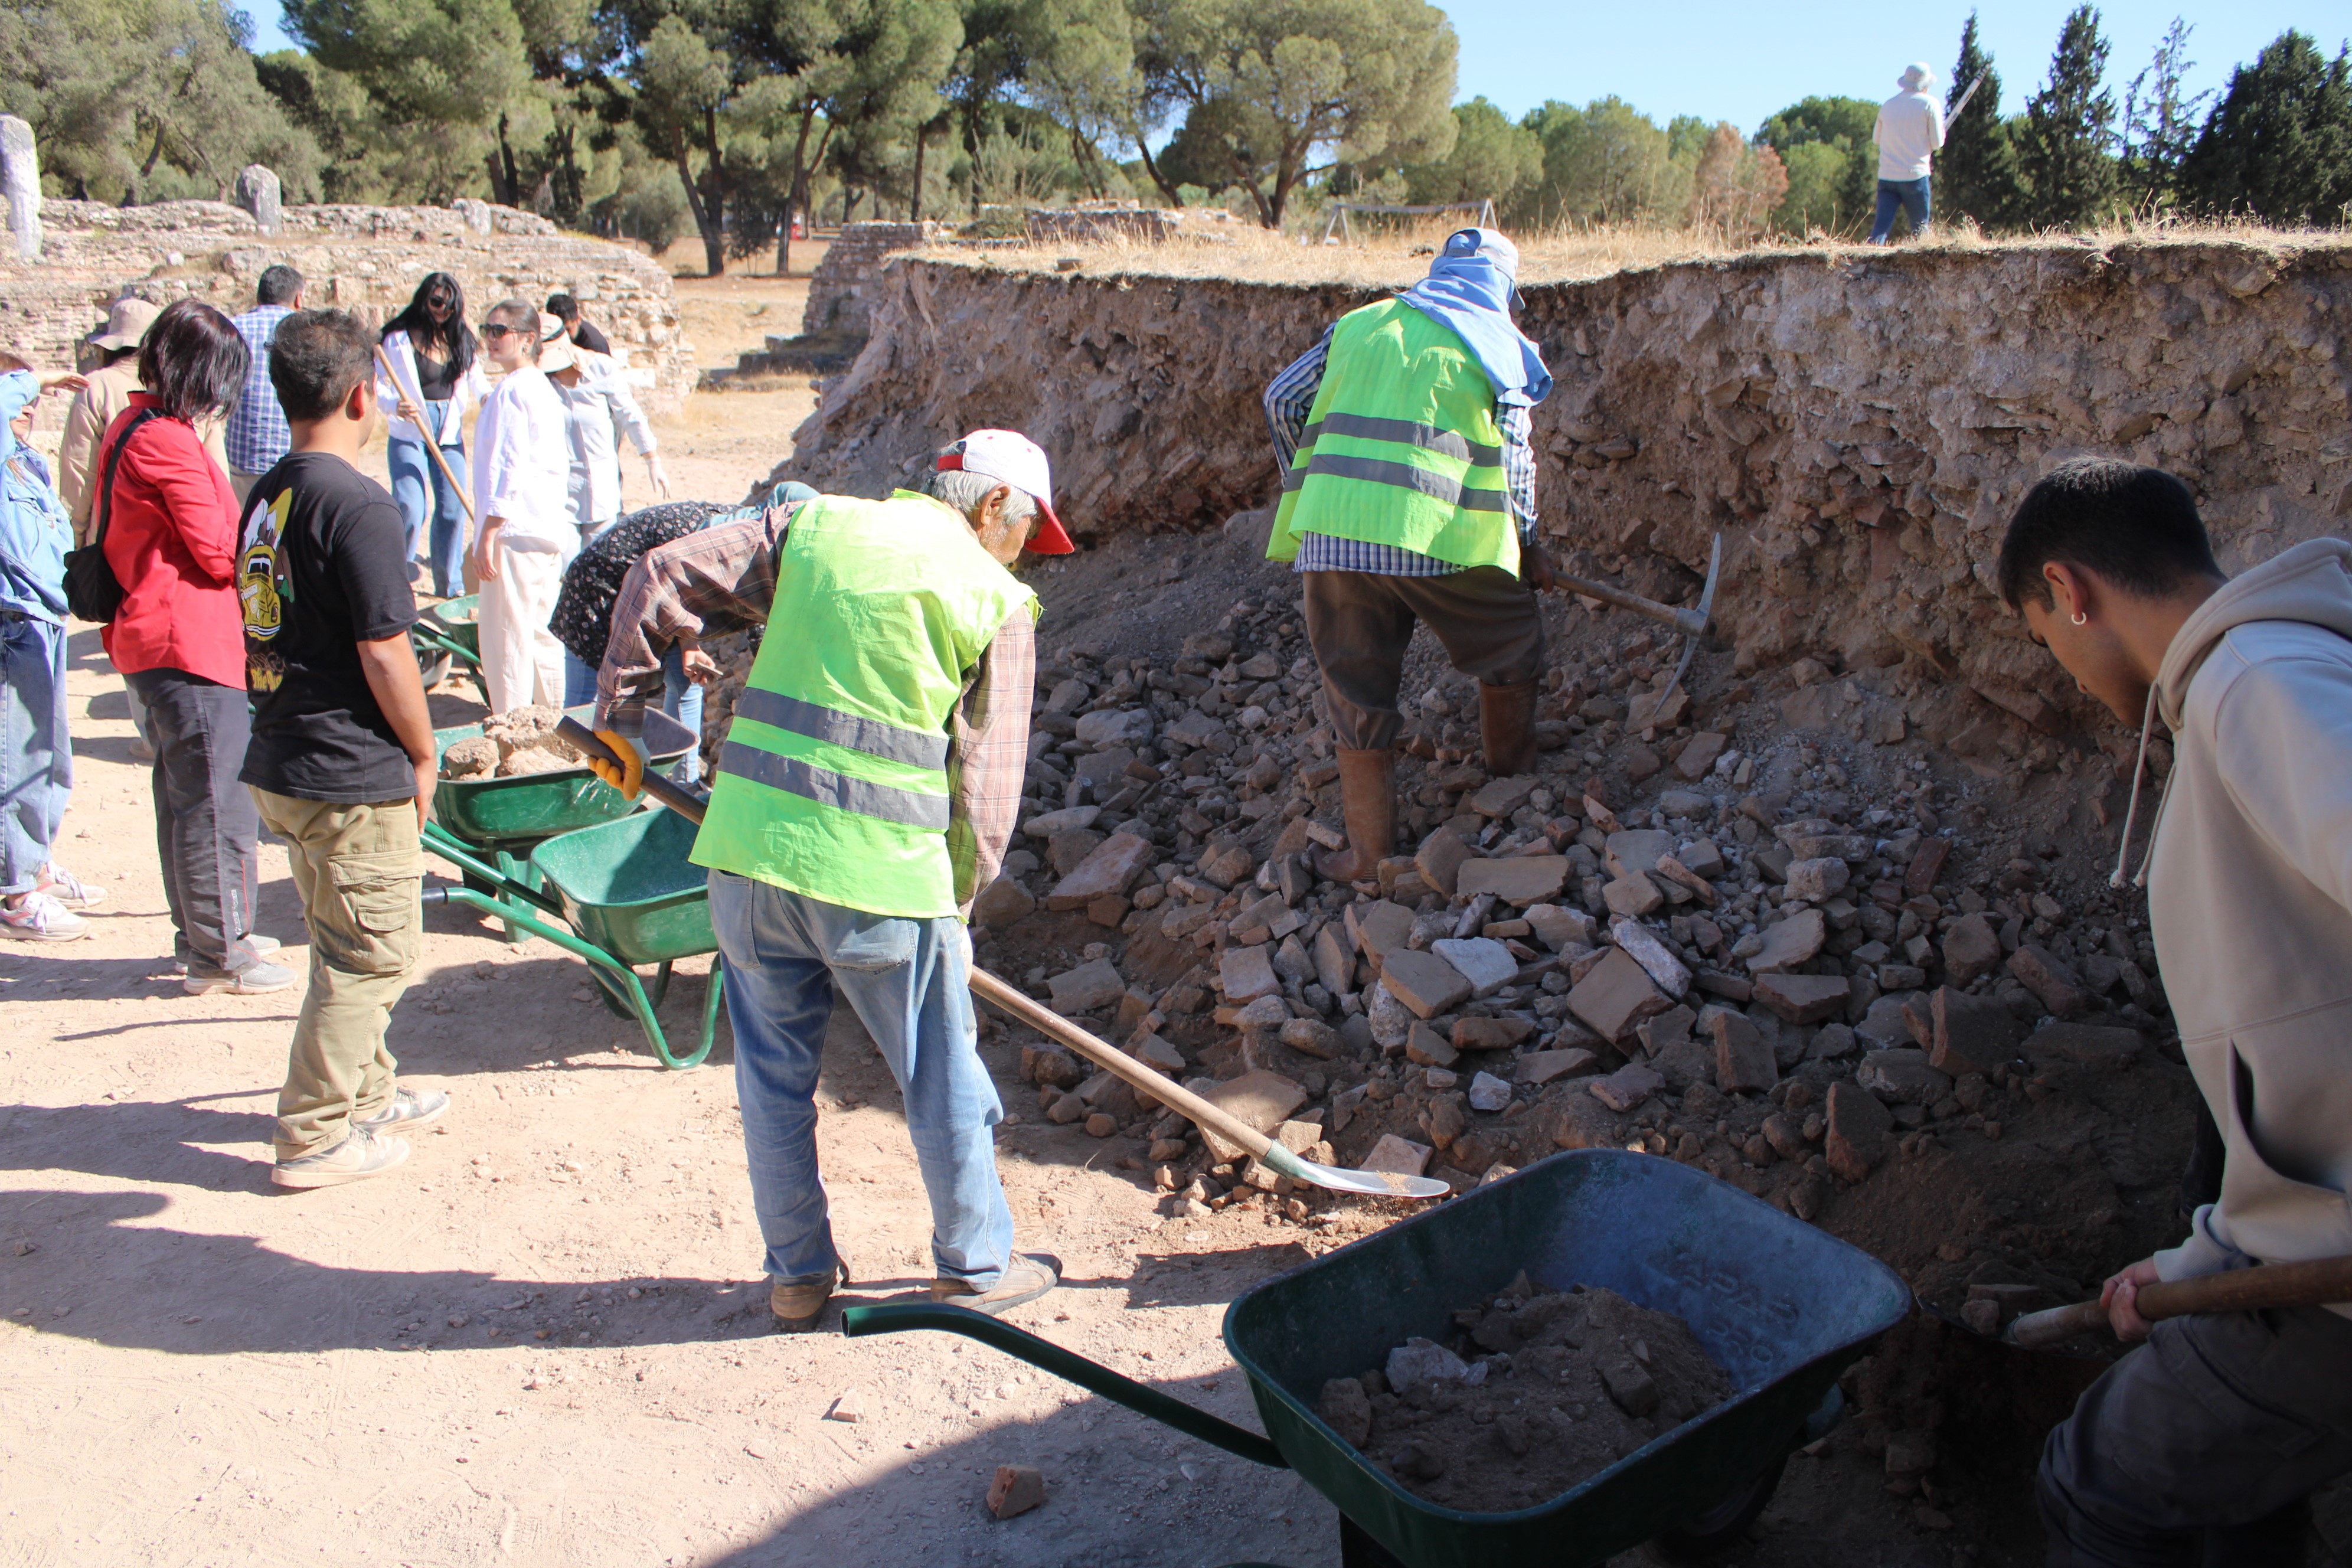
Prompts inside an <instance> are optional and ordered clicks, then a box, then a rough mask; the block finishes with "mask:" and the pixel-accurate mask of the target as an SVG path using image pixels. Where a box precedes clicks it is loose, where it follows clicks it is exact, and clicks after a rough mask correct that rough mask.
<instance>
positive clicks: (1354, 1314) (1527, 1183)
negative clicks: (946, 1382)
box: [842, 1150, 1911, 1568]
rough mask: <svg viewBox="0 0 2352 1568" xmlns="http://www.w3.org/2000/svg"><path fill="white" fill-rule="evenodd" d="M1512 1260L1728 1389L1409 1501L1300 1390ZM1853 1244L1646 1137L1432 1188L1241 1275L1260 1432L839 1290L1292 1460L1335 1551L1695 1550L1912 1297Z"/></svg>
mask: <svg viewBox="0 0 2352 1568" xmlns="http://www.w3.org/2000/svg"><path fill="white" fill-rule="evenodd" d="M1523 1268H1524V1269H1526V1270H1527V1272H1528V1276H1529V1277H1530V1278H1531V1279H1535V1280H1536V1281H1537V1282H1538V1283H1539V1284H1543V1285H1549V1286H1551V1287H1553V1288H1555V1289H1565V1288H1566V1287H1568V1286H1570V1285H1600V1286H1606V1287H1608V1288H1609V1289H1612V1290H1615V1291H1618V1292H1620V1293H1621V1294H1622V1295H1624V1296H1626V1297H1628V1298H1630V1299H1631V1300H1634V1301H1637V1302H1640V1303H1641V1304H1642V1305H1643V1306H1646V1307H1651V1308H1654V1309H1657V1310H1662V1311H1669V1312H1675V1313H1678V1314H1680V1315H1681V1316H1682V1317H1683V1318H1684V1319H1685V1320H1686V1321H1688V1322H1689V1324H1690V1326H1691V1330H1692V1331H1693V1332H1694V1333H1696V1335H1697V1336H1698V1338H1699V1341H1700V1342H1701V1343H1703V1344H1704V1345H1706V1349H1707V1352H1708V1353H1709V1354H1710V1355H1712V1356H1713V1357H1714V1358H1715V1359H1716V1360H1717V1362H1718V1363H1721V1364H1722V1366H1723V1367H1724V1368H1725V1370H1727V1372H1729V1373H1730V1374H1731V1379H1732V1383H1733V1385H1734V1387H1735V1390H1736V1392H1735V1393H1734V1394H1733V1395H1732V1397H1731V1398H1730V1399H1729V1400H1727V1402H1725V1403H1724V1404H1722V1405H1717V1406H1716V1407H1715V1408H1714V1409H1713V1410H1710V1411H1708V1412H1706V1414H1704V1415H1697V1416H1695V1417H1693V1418H1692V1419H1690V1420H1688V1421H1685V1422H1684V1423H1683V1424H1682V1425H1681V1426H1677V1427H1675V1429H1674V1430H1673V1431H1671V1432H1667V1433H1664V1434H1663V1435H1661V1436H1658V1437H1657V1438H1655V1439H1654V1440H1653V1441H1652V1442H1650V1443H1648V1444H1646V1445H1645V1446H1643V1447H1641V1448H1639V1449H1636V1450H1635V1451H1634V1452H1633V1453H1631V1454H1628V1455H1627V1456H1626V1457H1625V1458H1622V1459H1620V1460H1618V1461H1617V1462H1616V1463H1615V1464H1613V1465H1612V1466H1610V1467H1609V1468H1607V1469H1605V1470H1602V1471H1601V1472H1600V1473H1599V1474H1598V1475H1595V1476H1592V1477H1590V1478H1589V1479H1586V1480H1584V1481H1582V1482H1580V1483H1579V1484H1578V1485H1576V1486H1574V1487H1572V1488H1570V1489H1569V1490H1567V1491H1565V1492H1562V1493H1561V1494H1560V1495H1559V1496H1558V1497H1556V1498H1554V1499H1552V1500H1550V1501H1549V1502H1546V1503H1543V1504H1540V1505H1538V1507H1535V1508H1529V1509H1522V1510H1518V1511H1517V1512H1513V1513H1463V1512H1458V1511H1456V1510H1451V1509H1445V1508H1441V1507H1438V1506H1437V1505H1435V1504H1433V1503H1430V1502H1426V1501H1423V1500H1422V1499H1420V1498H1418V1497H1415V1496H1414V1495H1413V1494H1412V1492H1410V1491H1407V1490H1406V1489H1404V1488H1403V1487H1402V1486H1401V1485H1399V1484H1398V1483H1397V1482H1396V1480H1395V1479H1392V1478H1391V1476H1390V1475H1389V1474H1388V1473H1387V1472H1386V1471H1385V1470H1383V1469H1381V1468H1379V1467H1378V1466H1376V1465H1374V1464H1373V1463H1372V1462H1371V1461H1370V1459H1368V1458H1366V1457H1365V1456H1363V1455H1362V1454H1360V1453H1358V1452H1357V1451H1356V1450H1355V1449H1354V1448H1352V1447H1349V1445H1348V1444H1347V1443H1346V1442H1345V1441H1344V1440H1343V1439H1342V1438H1341V1437H1340V1436H1339V1434H1338V1433H1336V1432H1334V1431H1333V1430H1332V1429H1331V1428H1330V1427H1329V1426H1326V1425H1324V1423H1323V1421H1322V1419H1321V1417H1319V1416H1318V1415H1316V1414H1315V1406H1316V1404H1317V1402H1318V1399H1319V1398H1320V1397H1321V1393H1322V1388H1323V1384H1324V1383H1325V1382H1326V1381H1328V1379H1331V1378H1335V1377H1351V1376H1354V1375H1356V1374H1358V1373H1361V1372H1362V1371H1363V1370H1364V1369H1365V1368H1367V1367H1373V1366H1379V1365H1381V1364H1382V1363H1383V1362H1384V1361H1385V1360H1386V1359H1387V1356H1388V1352H1389V1351H1390V1350H1391V1349H1392V1348H1393V1347H1395V1346H1396V1345H1398V1344H1401V1343H1402V1342H1404V1341H1405V1340H1406V1339H1407V1338H1409V1337H1411V1336H1413V1335H1422V1336H1424V1337H1426V1338H1429V1339H1432V1340H1437V1341H1440V1342H1444V1341H1445V1340H1447V1339H1449V1338H1450V1337H1451V1336H1452V1334H1453V1332H1454V1323H1453V1314H1454V1311H1455V1310H1457V1309H1459V1308H1463V1307H1466V1306H1468V1305H1470V1304H1471V1303H1472V1302H1474V1301H1476V1300H1480V1299H1482V1298H1484V1297H1486V1296H1489V1295H1492V1294H1493V1293H1494V1292H1496V1291H1497V1290H1500V1289H1503V1288H1504V1287H1505V1286H1506V1285H1507V1284H1509V1283H1510V1281H1511V1279H1512V1278H1513V1277H1514V1276H1516V1275H1517V1273H1518V1272H1519V1270H1521V1269H1523ZM1910 1306H1911V1292H1910V1289H1909V1288H1908V1287H1907V1286H1906V1285H1905V1284H1904V1282H1903V1280H1902V1279H1900V1278H1899V1277H1897V1276H1896V1275H1895V1271H1894V1270H1892V1269H1890V1268H1887V1267H1886V1266H1885V1264H1883V1263H1880V1262H1879V1261H1878V1260H1877V1259H1875V1258H1872V1257H1871V1256H1870V1255H1869V1254H1867V1253H1864V1252H1862V1251H1859V1250H1857V1249H1856V1248H1854V1247H1849V1246H1847V1245H1846V1244H1845V1243H1844V1242H1842V1241H1839V1240H1837V1239H1836V1238H1835V1237H1831V1236H1829V1235H1827V1234H1825V1233H1823V1232H1822V1231H1818V1230H1815V1229H1814V1228H1812V1227H1811V1226H1808V1225H1805V1224H1803V1223H1801V1222H1800V1221H1798V1220H1795V1219H1791V1218H1790V1217H1789V1216H1788V1215H1784V1214H1782V1213H1780V1211H1779V1210H1777V1209H1775V1208H1773V1207H1772V1206H1771V1205H1769V1204H1764V1203H1760V1202H1759V1201H1758V1200H1757V1199H1755V1198H1752V1197H1749V1196H1748V1194H1746V1193H1743V1192H1741V1191H1739V1189H1738V1188H1737V1187H1734V1186H1732V1185H1730V1184H1728V1183H1725V1182H1721V1181H1717V1179H1716V1178H1714V1177H1712V1176H1709V1175H1706V1174H1705V1173H1701V1172H1698V1171H1695V1170H1692V1169H1690V1168H1689V1167H1687V1166H1684V1165H1678V1164H1675V1163H1674V1162H1672V1161H1669V1160H1661V1159H1658V1158H1655V1157H1654V1156H1651V1155H1647V1154H1633V1153H1626V1152H1620V1151H1616V1150H1587V1151H1581V1152H1575V1153H1568V1154H1559V1155H1555V1156H1554V1157H1552V1158H1551V1159H1549V1160H1546V1161H1544V1162H1542V1163H1539V1164H1536V1165H1532V1166H1530V1167H1528V1169H1527V1170H1524V1171H1522V1172H1520V1173H1518V1174H1517V1175H1515V1176H1510V1177H1507V1178H1506V1179H1505V1180H1503V1181H1500V1182H1496V1183H1495V1184H1492V1185H1490V1186H1486V1187H1481V1188H1479V1189H1478V1190H1476V1191H1475V1192H1473V1193H1470V1194H1466V1195H1465V1196H1463V1197H1460V1198H1456V1199H1454V1200H1453V1201H1452V1202H1449V1203H1447V1204H1444V1205H1442V1206H1440V1207H1436V1208H1432V1209H1426V1210H1423V1212H1422V1213H1420V1214H1418V1215H1414V1216H1413V1217H1412V1218H1410V1219H1406V1220H1402V1221H1400V1222H1399V1223H1398V1224H1396V1225H1394V1226H1391V1227H1389V1228H1388V1229H1386V1230H1384V1231H1381V1232H1380V1233H1379V1234H1377V1235H1374V1236H1370V1237H1365V1238H1364V1239H1363V1240H1361V1241H1359V1242H1356V1243H1354V1244H1353V1245H1351V1246H1349V1247H1342V1248H1340V1249H1339V1251H1337V1252H1332V1253H1329V1254H1327V1255H1326V1256H1324V1257H1322V1258H1317V1259H1316V1260H1315V1261H1314V1262H1312V1263H1309V1264H1307V1265H1306V1266H1304V1267H1303V1268H1296V1269H1293V1270H1292V1271H1291V1272H1289V1273H1287V1274H1285V1275H1282V1276H1280V1277H1279V1278H1277V1279H1269V1280H1267V1281H1265V1283H1263V1284H1260V1285H1257V1286H1255V1287H1253V1288H1252V1289H1250V1290H1248V1291H1247V1292H1245V1293H1244V1295H1243V1296H1242V1297H1241V1299H1240V1300H1236V1301H1235V1302H1234V1304H1233V1306H1232V1307H1231V1308H1229V1309H1228V1310H1226V1312H1225V1324H1224V1334H1225V1344H1226V1347H1227V1348H1228V1349H1229V1350H1230V1351H1231V1352H1233V1357H1234V1361H1235V1362H1236V1363H1238V1364H1239V1365H1240V1366H1241V1369H1242V1371H1243V1372H1244V1373H1245V1374H1246V1375H1247V1376H1248V1378H1249V1381H1250V1392H1251V1394H1253V1395H1254V1396H1255V1399H1256V1402H1257V1412H1258V1419H1259V1420H1260V1421H1261V1422H1263V1423H1264V1424H1265V1430H1266V1436H1263V1437H1261V1436H1258V1435H1257V1434H1256V1433H1255V1432H1251V1431H1248V1430H1245V1429H1244V1428H1242V1427H1239V1426H1233V1425H1232V1424H1230V1423H1228V1422H1225V1421H1222V1420H1220V1419H1218V1418H1217V1417H1215V1416H1213V1415H1209V1414H1208V1413H1207V1412H1205V1411H1202V1410H1198V1409H1195V1408H1194V1407H1193V1406H1192V1405H1186V1404H1184V1403H1183V1402H1181V1400H1176V1399H1172V1398H1171V1397H1169V1396H1168V1395H1167V1394H1162V1393H1160V1391H1158V1390H1157V1389H1153V1388H1150V1387H1147V1386H1145V1385H1144V1384H1139V1383H1136V1382H1134V1381H1132V1380H1130V1379H1129V1378H1125V1377H1122V1376H1120V1375H1119V1374H1118V1373H1115V1372H1112V1371H1110V1370H1109V1369H1108V1367H1104V1366H1099V1365H1097V1364H1096V1363H1093V1362H1090V1361H1088V1360H1087V1359H1086V1358H1085V1357H1083V1356H1079V1355H1075V1354H1073V1353H1072V1352H1068V1351H1066V1350H1064V1349H1062V1348H1061V1347H1060V1346H1058V1345H1055V1344H1053V1343H1050V1342H1047V1341H1045V1340H1042V1339H1039V1338H1037V1337H1036V1336H1035V1335H1034V1334H1029V1333H1025V1332H1024V1331H1021V1330H1019V1329H1016V1328H1014V1327H1013V1326H1012V1325H1011V1324H1009V1323H1003V1322H999V1321H996V1320H995V1319H993V1318H988V1317H983V1316H982V1315H981V1314H979V1313H977V1312H972V1311H968V1310H964V1309H962V1308H960V1307H949V1306H930V1305H925V1304H910V1305H905V1306H879V1307H853V1308H851V1309H849V1310H848V1311H846V1312H845V1313H844V1314H843V1323H842V1327H843V1331H844V1332H845V1333H847V1334H850V1335H852V1336H856V1335H862V1334H879V1333H889V1332H893V1331H898V1330H901V1329H940V1330H945V1331H948V1332H950V1333H960V1334H962V1335H965V1336H966V1337H967V1338H971V1339H976V1340H979V1341H981V1342H982V1343H984V1344H988V1345H992V1346H994V1347H995V1348H996V1349H998V1350H1001V1351H1003V1352H1005V1353H1006V1354H1008V1355H1013V1356H1017V1357H1019V1358H1020V1359H1022V1360H1023V1361H1026V1362H1028V1363H1031V1364H1032V1365H1034V1366H1038V1367H1041V1368H1043V1369H1045V1371H1047V1372H1050V1373H1055V1375H1057V1376H1060V1377H1065V1378H1067V1379H1069V1380H1070V1381H1071V1382H1073V1383H1076V1384H1079V1385H1080V1386H1082V1387H1085V1388H1087V1389H1091V1390H1092V1391H1093V1392H1095V1393H1097V1394H1101V1395H1103V1396H1104V1397H1105V1398H1108V1399H1112V1400H1116V1401H1118V1403H1119V1404H1121V1405H1126V1406H1127V1407H1128V1408H1129V1409H1131V1410H1135V1411H1137V1412H1139V1413H1140V1414H1142V1415H1149V1416H1150V1417H1151V1418H1153V1419H1154V1420H1157V1421H1161V1422H1165V1423H1166V1424H1168V1425H1169V1426H1174V1427H1176V1428H1178V1429H1179V1430H1180V1431H1182V1432H1185V1433H1187V1434H1188V1435H1190V1436H1194V1437H1197V1438H1199V1439H1201V1440H1202V1442H1205V1443H1212V1444H1214V1445H1215V1446H1216V1447H1221V1448H1223V1449H1225V1450H1226V1451H1227V1452H1229V1453H1234V1454H1238V1455H1240V1456H1241V1457H1242V1458H1245V1459H1252V1460H1255V1461H1256V1462H1257V1463H1259V1464H1262V1465H1271V1466H1275V1467H1277V1468H1290V1469H1295V1470H1297V1472H1298V1473H1299V1475H1300V1476H1301V1477H1302V1478H1303V1479H1305V1480H1306V1481H1307V1483H1308V1484H1309V1485H1310V1486H1312V1487H1314V1488H1315V1489H1316V1490H1317V1491H1318V1492H1320V1493H1322V1494H1323V1495H1324V1496H1325V1497H1327V1498H1328V1499H1329V1500H1331V1501H1332V1502H1333V1503H1334V1504H1335V1505H1337V1507H1338V1508H1339V1514H1340V1525H1339V1536H1340V1561H1341V1563H1343V1564H1344V1565H1345V1568H1397V1565H1402V1568H1518V1565H1521V1564H1525V1565H1527V1568H1538V1565H1540V1568H1584V1565H1587V1564H1593V1563H1602V1562H1605V1561H1607V1560H1608V1559H1609V1558H1610V1557H1611V1556H1612V1555H1614V1554H1615V1553H1617V1552H1622V1551H1625V1550H1627V1549H1628V1548H1630V1547H1633V1546H1634V1545H1636V1544H1638V1543H1640V1542H1644V1541H1650V1540H1653V1539H1654V1540H1656V1541H1657V1542H1659V1543H1660V1545H1661V1546H1662V1547H1664V1549H1665V1550H1666V1551H1667V1552H1668V1553H1669V1554H1680V1555H1689V1556H1696V1555H1703V1554H1705V1553H1706V1552H1710V1551H1712V1550H1716V1549H1718V1548H1720V1547H1723V1546H1726V1545H1728V1544H1730V1543H1731V1542H1735V1541H1737V1540H1738V1539H1739V1537H1740V1536H1741V1535H1742V1534H1743V1532H1744V1531H1746V1530H1747V1528H1748V1525H1749V1523H1751V1522H1752V1521H1754V1520H1755V1519H1756V1517H1757V1516H1758V1515H1759V1514H1760V1513H1761V1512H1762V1511H1763V1510H1764V1506H1765V1504H1766V1503H1767V1502H1769V1500H1771V1496H1772V1490H1773V1489H1774V1488H1775V1487H1776V1486H1777V1485H1779V1483H1780V1472H1781V1469H1782V1468H1783V1467H1784V1466H1785V1465H1786V1464H1787V1462H1788V1458H1789V1455H1790V1452H1792V1451H1793V1450H1794V1449H1795V1448H1796V1447H1798V1446H1800V1445H1801V1444H1802V1443H1805V1442H1807V1441H1810V1440H1811V1438H1812V1437H1814V1436H1820V1435H1821V1434H1822V1432H1825V1431H1826V1430H1827V1429H1828V1426H1829V1424H1830V1423H1831V1422H1832V1421H1833V1420H1834V1419H1835V1416H1836V1413H1837V1410H1838V1408H1839V1399H1838V1394H1837V1378H1838V1374H1839V1373H1841V1372H1842V1371H1843V1370H1844V1368H1845V1367H1846V1366H1847V1365H1848V1364H1849V1363H1852V1362H1853V1361H1854V1360H1855V1359H1856V1358H1857V1357H1859V1356H1861V1355H1862V1354H1864V1352H1866V1350H1867V1349H1868V1348H1869V1346H1870V1344H1871V1342H1873V1341H1874V1339H1876V1338H1877V1336H1878V1335H1879V1334H1881V1333H1883V1332H1885V1331H1886V1330H1887V1329H1889V1328H1891V1327H1893V1326H1894V1325H1895V1323H1896V1322H1897V1321H1901V1319H1902V1318H1903V1316H1904V1315H1905V1314H1906V1312H1907V1311H1909V1310H1910Z"/></svg>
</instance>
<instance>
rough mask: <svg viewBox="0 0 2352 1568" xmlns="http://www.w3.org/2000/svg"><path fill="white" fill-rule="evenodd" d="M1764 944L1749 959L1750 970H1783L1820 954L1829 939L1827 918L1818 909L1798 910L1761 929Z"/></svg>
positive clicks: (1760, 972) (1784, 971)
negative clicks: (1784, 918)
mask: <svg viewBox="0 0 2352 1568" xmlns="http://www.w3.org/2000/svg"><path fill="white" fill-rule="evenodd" d="M1763 934H1764V946H1763V947H1762V949H1761V950H1759V952H1755V953H1753V954H1751V955H1750V956H1749V958H1748V973H1750V974H1783V973H1787V972H1789V971H1790V970H1792V969H1794V968H1796V967H1797V966H1798V965H1799V964H1801V963H1811V962H1812V961H1813V960H1814V959H1816V958H1819V957H1820V956H1821V953H1822V948H1823V947H1825V946H1827V945H1828V943H1829V940H1830V922H1829V920H1828V918H1827V917H1826V916H1824V915H1823V914H1822V911H1821V910H1798V911H1797V912H1796V913H1795V914H1792V915H1790V917H1789V918H1788V919H1786V920H1784V921H1780V923H1779V924H1777V925H1771V926H1767V927H1766V928H1765V929H1764V933H1763Z"/></svg>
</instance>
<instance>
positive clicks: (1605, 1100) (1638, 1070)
mask: <svg viewBox="0 0 2352 1568" xmlns="http://www.w3.org/2000/svg"><path fill="white" fill-rule="evenodd" d="M1586 1087H1587V1088H1589V1089H1591V1091H1592V1098H1593V1099H1595V1100H1599V1101H1600V1102H1601V1104H1603V1105H1605V1106H1607V1107H1608V1108H1609V1109H1610V1110H1614V1111H1617V1112H1619V1113H1620V1114H1622V1113H1624V1112H1625V1111H1629V1110H1633V1108H1634V1107H1635V1106H1638V1105H1640V1104H1641V1103H1642V1102H1643V1100H1647V1099H1649V1098H1650V1096H1652V1095H1654V1094H1655V1093H1657V1092H1658V1091H1659V1090H1660V1089H1664V1088H1665V1087H1666V1080H1665V1079H1664V1077H1663V1076H1661V1075H1660V1074H1659V1072H1658V1071H1657V1069H1656V1068H1646V1067H1643V1065H1642V1064H1641V1063H1639V1062H1633V1063H1630V1064H1628V1065H1627V1066H1624V1067H1622V1068H1618V1069H1617V1070H1616V1071H1615V1072H1612V1073H1611V1074H1610V1075H1609V1076H1608V1077H1607V1078H1596V1079H1593V1080H1592V1081H1591V1083H1590V1084H1589V1085H1587V1086H1586Z"/></svg>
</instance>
